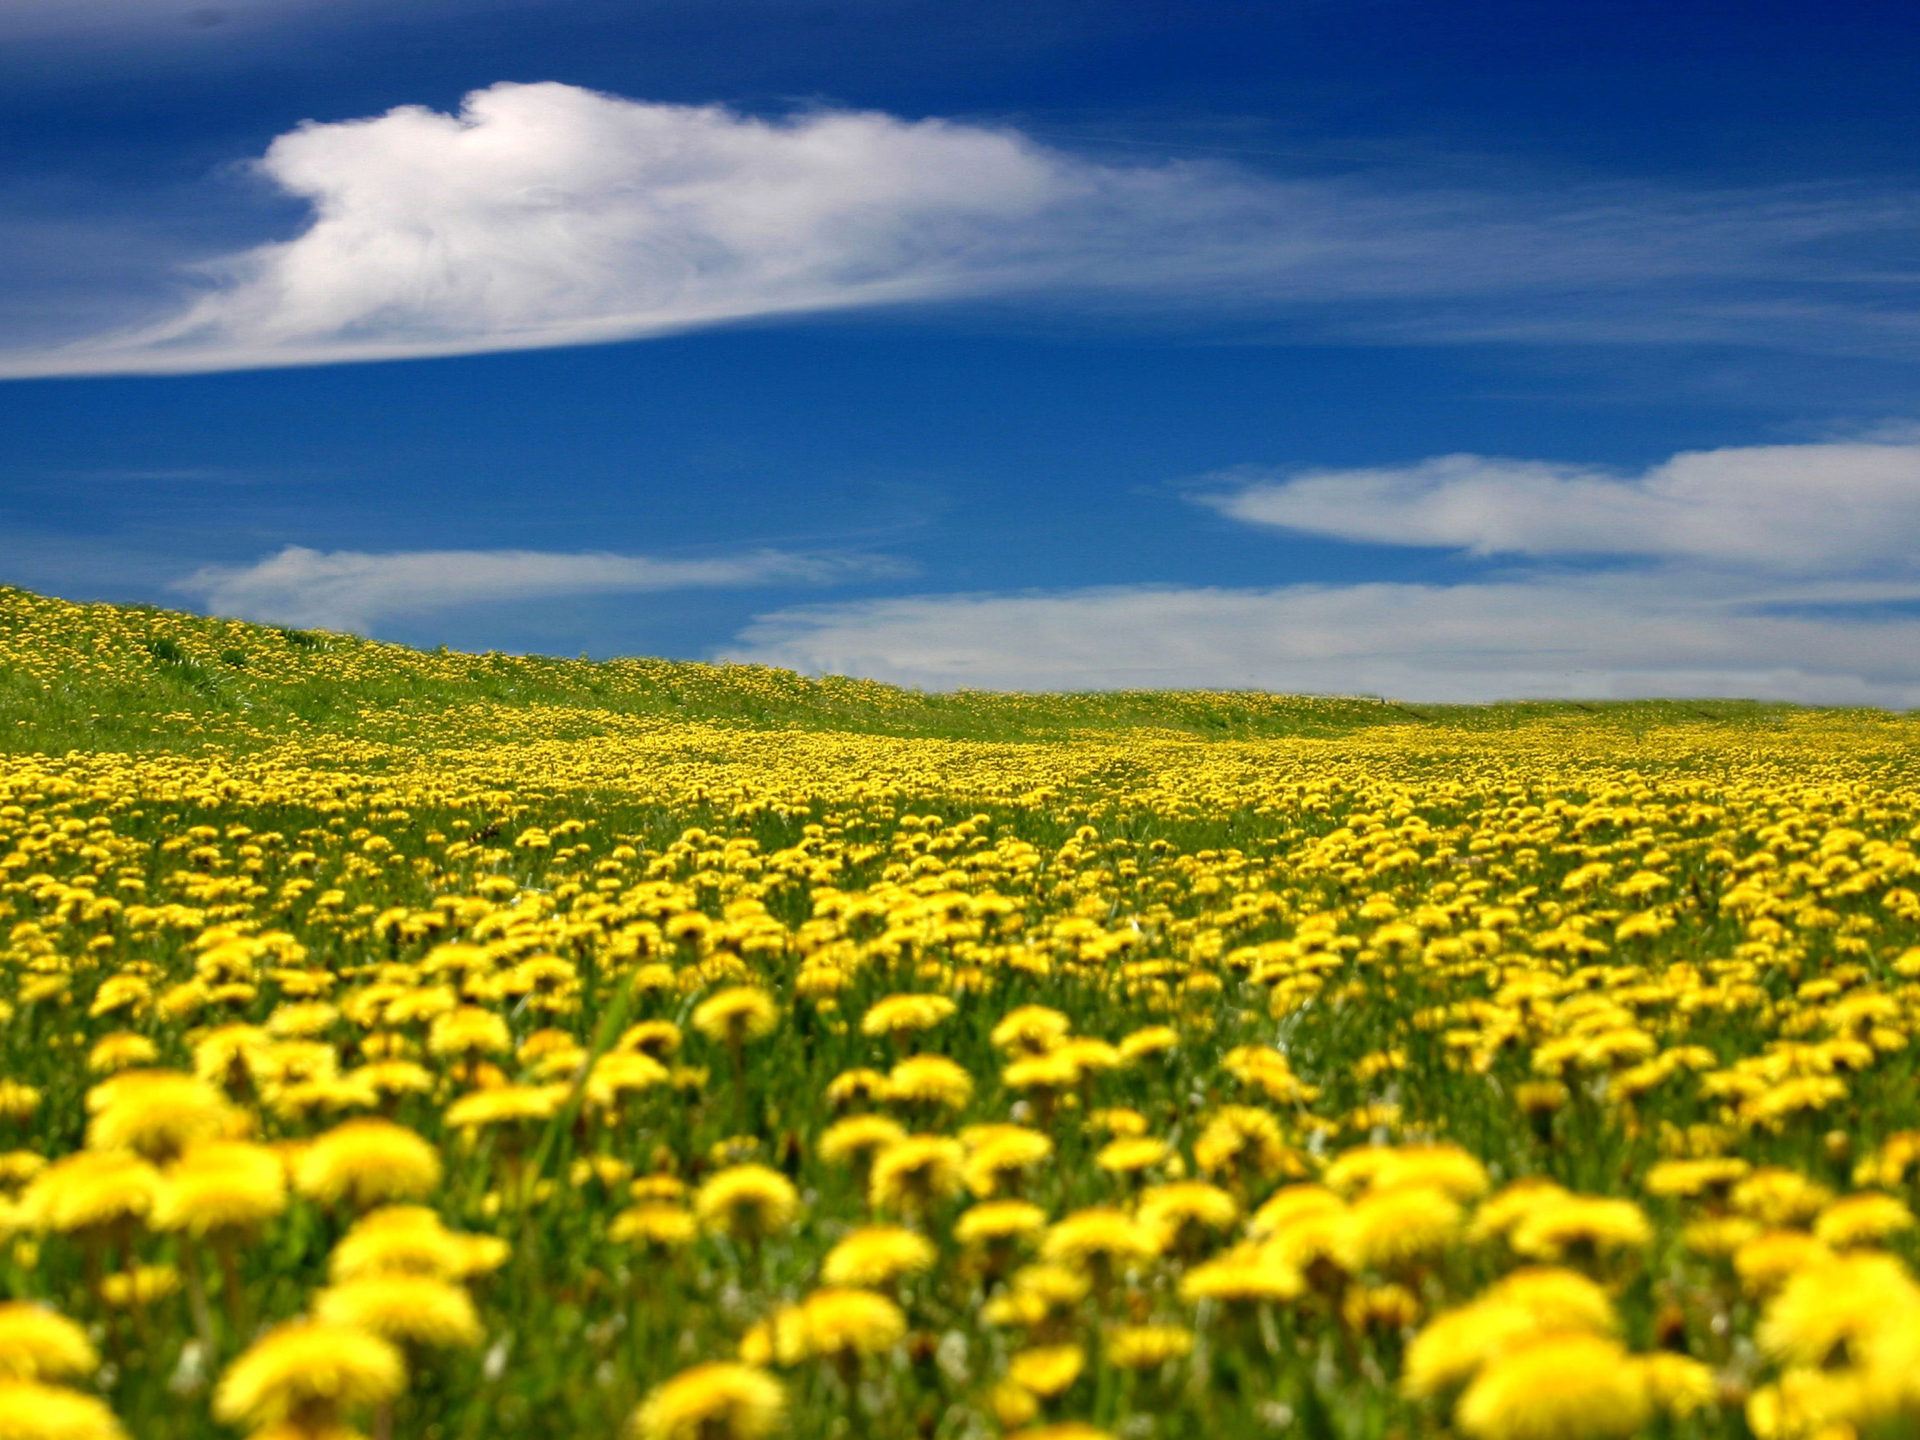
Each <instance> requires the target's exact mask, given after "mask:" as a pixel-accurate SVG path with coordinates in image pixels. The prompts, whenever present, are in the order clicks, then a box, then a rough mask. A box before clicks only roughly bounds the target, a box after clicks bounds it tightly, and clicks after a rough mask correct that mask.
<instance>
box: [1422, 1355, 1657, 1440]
mask: <svg viewBox="0 0 1920 1440" xmlns="http://www.w3.org/2000/svg"><path fill="white" fill-rule="evenodd" d="M1651 1409H1652V1404H1651V1397H1650V1396H1649V1395H1648V1393H1647V1383H1646V1377H1645V1375H1644V1374H1643V1372H1642V1371H1641V1370H1640V1369H1639V1368H1638V1367H1636V1366H1634V1365H1631V1364H1629V1363H1628V1361H1627V1355H1626V1352H1625V1351H1624V1350H1623V1349H1622V1348H1621V1347H1620V1344H1619V1342H1617V1341H1614V1340H1608V1339H1604V1338H1602V1337H1600V1336H1597V1335H1555V1336H1552V1337H1549V1338H1547V1339H1544V1340H1539V1341H1536V1342H1535V1343H1533V1344H1531V1345H1527V1346H1524V1347H1522V1348H1520V1349H1517V1350H1514V1351H1511V1352H1510V1353H1508V1354H1505V1355H1502V1356H1500V1357H1499V1358H1497V1359H1495V1360H1494V1361H1492V1362H1491V1363H1490V1364H1488V1365H1487V1367H1486V1368H1485V1369H1484V1370H1482V1371H1481V1372H1480V1374H1479V1376H1478V1377H1477V1378H1476V1379H1475V1380H1474V1382H1473V1383H1472V1384H1471V1385H1469V1386H1468V1387H1467V1389H1466V1393H1465V1394H1463V1395H1462V1396H1461V1397H1460V1403H1459V1405H1458V1406H1457V1407H1456V1408H1455V1410H1454V1419H1455V1420H1456V1422H1457V1423H1458V1425H1459V1427H1460V1429H1462V1430H1463V1431H1465V1432H1466V1433H1467V1434H1469V1435H1472V1436H1475V1437H1476V1440H1614V1437H1626V1436H1630V1435H1633V1434H1635V1433H1636V1432H1638V1431H1639V1430H1640V1428H1641V1427H1642V1426H1643V1425H1645V1424H1646V1422H1647V1418H1648V1413H1649V1411H1650V1410H1651Z"/></svg>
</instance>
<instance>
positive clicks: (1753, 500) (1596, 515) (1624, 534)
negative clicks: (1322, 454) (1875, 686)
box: [1205, 442, 1920, 571]
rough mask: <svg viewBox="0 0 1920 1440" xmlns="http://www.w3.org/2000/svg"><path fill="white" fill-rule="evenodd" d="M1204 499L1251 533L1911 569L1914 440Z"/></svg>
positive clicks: (1476, 550) (1333, 474) (1469, 464)
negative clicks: (1636, 467) (1624, 469)
mask: <svg viewBox="0 0 1920 1440" xmlns="http://www.w3.org/2000/svg"><path fill="white" fill-rule="evenodd" d="M1222 478H1223V479H1225V480H1227V481H1228V482H1229V483H1228V485H1227V486H1226V487H1225V488H1223V489H1221V490H1220V491H1218V492H1216V493H1213V494H1211V495H1208V496H1206V497H1205V500H1206V503H1208V504H1210V505H1212V506H1214V507H1215V508H1216V509H1218V510H1219V511H1220V513H1222V514H1223V515H1227V516H1230V517H1231V518H1233V519H1235V520H1242V521H1245V522H1247V523H1249V524H1253V525H1261V526H1270V527H1273V528H1275V529H1285V530H1297V531H1303V532H1306V533H1308V534H1314V535H1324V536H1328V537H1330V538H1333V539H1337V540H1351V541H1357V542H1362V543H1369V544H1376V545H1421V546H1438V547H1444V548H1447V549H1459V550H1464V551H1466V552H1468V553H1469V554H1472V555H1484V556H1494V555H1529V556H1549V555H1562V556H1573V555H1643V556H1664V557H1685V558H1688V559H1691V560H1696V561H1700V562H1702V563H1711V564H1715V565H1725V566H1735V567H1761V568H1764V569H1768V570H1791V571H1822V570H1829V569H1833V568H1836V567H1837V568H1840V569H1845V570H1852V569H1855V568H1857V567H1860V566H1869V565H1886V564H1899V565H1903V566H1907V565H1911V564H1912V563H1913V560H1914V544H1915V541H1916V540H1920V444H1896V443H1869V442H1851V443H1849V442H1833V443H1828V444H1820V445H1747V446H1728V447H1726V448H1723V449H1719V450H1693V451H1685V452H1683V453H1681V454H1678V455H1675V456H1674V457H1673V458H1672V459H1670V460H1665V461H1662V462H1661V463H1660V464H1658V465H1654V466H1651V467H1649V468H1648V469H1647V470H1645V471H1644V472H1642V473H1641V474H1639V475H1632V476H1621V475H1619V474H1617V473H1614V472H1610V471H1606V470H1602V469H1598V468H1595V467H1589V466H1578V465H1555V464H1549V463H1544V462H1541V461H1533V460H1503V459H1498V458H1493V457H1488V456H1484V455H1443V456H1439V457H1437V458H1435V459H1431V460H1423V461H1421V462H1420V463H1419V464H1417V465H1408V466H1399V467H1384V468H1380V469H1358V470H1309V471H1304V472H1301V473H1299V474H1296V475H1292V476H1286V477H1278V478H1269V477H1265V476H1262V475H1259V474H1258V473H1248V472H1241V473H1240V474H1239V475H1235V476H1226V477H1222Z"/></svg>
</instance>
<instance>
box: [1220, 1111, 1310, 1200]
mask: <svg viewBox="0 0 1920 1440" xmlns="http://www.w3.org/2000/svg"><path fill="white" fill-rule="evenodd" d="M1193 1159H1194V1163H1195V1164H1196V1165H1198V1166H1199V1167H1200V1170H1201V1172H1202V1173H1203V1174H1207V1175H1226V1176H1229V1177H1231V1178H1234V1179H1236V1180H1241V1181H1245V1180H1247V1179H1251V1178H1254V1177H1258V1178H1261V1179H1272V1178H1274V1177H1276V1176H1280V1175H1296V1176H1297V1175H1301V1174H1304V1173H1305V1172H1306V1162H1305V1161H1304V1160H1303V1159H1301V1157H1300V1155H1299V1153H1298V1152H1297V1151H1295V1150H1294V1149H1293V1147H1292V1146H1290V1145H1288V1144H1287V1142H1286V1135H1285V1132H1283V1131H1282V1130H1281V1128H1280V1121H1279V1119H1278V1118H1277V1117H1276V1116H1274V1115H1273V1114H1272V1113H1271V1112H1270V1111H1266V1110H1262V1109H1259V1108H1258V1107H1257V1106H1252V1105H1226V1106H1222V1107H1221V1108H1220V1109H1219V1110H1217V1111H1215V1112H1214V1113H1213V1115H1212V1116H1211V1117H1210V1118H1209V1119H1208V1121H1207V1123H1206V1127H1205V1128H1204V1129H1203V1130H1202V1131H1201V1132H1200V1138H1199V1139H1198V1140H1196V1141H1194V1143H1193Z"/></svg>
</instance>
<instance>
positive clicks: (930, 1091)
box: [887, 1055, 973, 1110]
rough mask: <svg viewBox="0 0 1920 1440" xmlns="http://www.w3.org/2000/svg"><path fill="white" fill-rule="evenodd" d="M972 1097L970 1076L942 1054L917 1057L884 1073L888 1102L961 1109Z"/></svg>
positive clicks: (971, 1079) (902, 1062)
mask: <svg viewBox="0 0 1920 1440" xmlns="http://www.w3.org/2000/svg"><path fill="white" fill-rule="evenodd" d="M972 1098H973V1076H971V1075H969V1074H968V1073H967V1071H966V1069H965V1068H964V1067H962V1066H960V1065H957V1064H955V1063H954V1062H953V1061H951V1060H949V1059H947V1057H946V1056H944V1055H916V1056H914V1057H913V1058H912V1059H911V1060H902V1061H901V1062H900V1063H899V1064H898V1065H896V1066H894V1067H893V1069H892V1070H890V1071H888V1072H887V1099H889V1100H892V1101H894V1102H896V1103H903V1104H908V1105H937V1106H942V1107H944V1108H946V1109H948V1110H960V1109H964V1108H965V1106H966V1103H967V1101H969V1100H971V1099H972Z"/></svg>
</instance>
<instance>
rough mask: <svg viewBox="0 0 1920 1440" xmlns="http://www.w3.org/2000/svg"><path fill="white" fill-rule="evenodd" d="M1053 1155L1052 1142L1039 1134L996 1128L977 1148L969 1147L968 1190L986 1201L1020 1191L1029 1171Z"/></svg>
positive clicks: (1012, 1127)
mask: <svg viewBox="0 0 1920 1440" xmlns="http://www.w3.org/2000/svg"><path fill="white" fill-rule="evenodd" d="M962 1138H963V1140H964V1139H966V1138H967V1137H966V1136H963V1137H962ZM1052 1154H1053V1141H1052V1140H1051V1139H1050V1138H1049V1137H1048V1136H1045V1135H1042V1134H1041V1133H1040V1132H1039V1131H1037V1130H1028V1129H1026V1128H1025V1127H1023V1126H1019V1125H996V1126H994V1127H992V1133H990V1134H988V1135H986V1136H985V1137H984V1138H982V1139H981V1140H980V1141H979V1143H978V1144H970V1147H969V1150H968V1153H967V1159H966V1164H965V1166H964V1167H963V1178H964V1179H965V1181H966V1185H967V1188H968V1189H969V1190H971V1191H972V1192H973V1193H974V1194H975V1195H978V1196H979V1197H981V1198H982V1199H985V1198H987V1197H988V1196H991V1195H998V1194H999V1193H1001V1192H1002V1191H1003V1190H1013V1189H1016V1188H1018V1186H1019V1183H1020V1179H1021V1177H1022V1176H1023V1175H1024V1174H1025V1173H1026V1171H1027V1170H1029V1169H1030V1168H1032V1167H1033V1166H1035V1165H1038V1164H1040V1163H1041V1162H1042V1161H1044V1160H1046V1159H1048V1158H1049V1157H1050V1156H1052Z"/></svg>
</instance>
